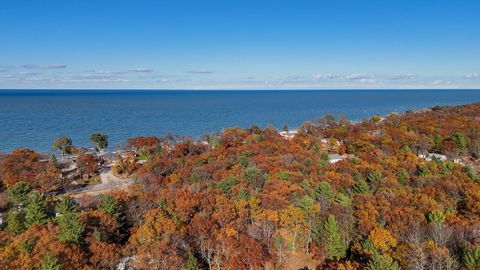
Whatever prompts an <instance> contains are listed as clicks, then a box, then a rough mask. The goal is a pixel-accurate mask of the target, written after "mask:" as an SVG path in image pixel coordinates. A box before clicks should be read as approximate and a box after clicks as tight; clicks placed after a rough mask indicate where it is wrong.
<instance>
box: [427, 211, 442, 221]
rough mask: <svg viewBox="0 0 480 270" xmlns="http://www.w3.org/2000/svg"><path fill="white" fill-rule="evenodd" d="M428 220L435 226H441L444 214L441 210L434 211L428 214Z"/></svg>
mask: <svg viewBox="0 0 480 270" xmlns="http://www.w3.org/2000/svg"><path fill="white" fill-rule="evenodd" d="M428 220H429V221H430V222H433V223H436V224H442V223H443V222H444V221H445V212H444V211H443V210H434V211H432V212H430V213H428Z"/></svg>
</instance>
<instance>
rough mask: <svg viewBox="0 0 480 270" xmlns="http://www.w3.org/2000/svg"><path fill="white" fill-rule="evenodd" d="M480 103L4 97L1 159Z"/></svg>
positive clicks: (364, 95) (215, 94) (161, 95)
mask: <svg viewBox="0 0 480 270" xmlns="http://www.w3.org/2000/svg"><path fill="white" fill-rule="evenodd" d="M479 101H480V90H391V91H383V90H372V89H370V90H290V91H289V90H245V91H238V90H237V91H231V90H223V91H220V90H184V91H183V90H138V91H137V90H0V122H1V123H2V124H3V126H4V128H3V129H2V130H1V131H0V152H1V153H8V152H10V151H11V150H13V149H18V148H21V147H28V148H30V149H33V150H35V151H39V152H51V147H50V146H51V143H52V141H53V140H54V139H55V138H57V137H59V136H62V135H65V136H69V137H71V138H72V140H73V144H74V145H90V144H89V140H88V138H89V136H90V135H91V134H93V133H95V132H101V133H105V134H107V135H109V136H110V139H111V144H110V145H111V146H112V147H114V146H115V145H116V144H119V145H123V143H124V142H125V140H126V139H127V138H130V137H137V136H158V137H162V136H164V135H166V134H175V135H179V136H183V135H185V136H191V137H192V138H200V137H201V136H202V135H203V134H206V133H215V132H219V131H221V130H222V129H225V128H228V127H235V126H238V127H241V128H248V127H250V126H252V125H254V124H255V125H258V126H260V127H266V126H267V125H269V124H272V125H274V126H275V127H276V128H277V129H281V128H282V127H283V125H284V124H288V125H289V126H290V127H291V128H293V127H298V126H300V125H301V124H302V123H303V122H304V121H313V120H314V119H316V118H318V117H321V116H324V115H326V114H328V113H331V114H333V115H336V116H339V115H345V116H346V117H347V118H348V119H349V120H351V121H353V122H356V121H361V120H362V119H365V118H369V117H371V116H373V115H388V114H389V113H391V112H397V113H399V112H405V111H409V110H411V111H418V110H422V109H425V108H430V107H433V106H435V105H440V106H453V105H461V104H469V103H473V102H479ZM112 149H113V148H112Z"/></svg>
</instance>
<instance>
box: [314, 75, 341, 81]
mask: <svg viewBox="0 0 480 270" xmlns="http://www.w3.org/2000/svg"><path fill="white" fill-rule="evenodd" d="M338 78H340V75H336V74H317V75H314V76H313V79H314V80H315V81H325V80H335V79H338Z"/></svg>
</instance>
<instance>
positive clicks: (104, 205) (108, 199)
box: [98, 195, 125, 227]
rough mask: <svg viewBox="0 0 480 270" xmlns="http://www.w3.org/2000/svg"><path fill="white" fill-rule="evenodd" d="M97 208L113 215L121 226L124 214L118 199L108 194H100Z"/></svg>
mask: <svg viewBox="0 0 480 270" xmlns="http://www.w3.org/2000/svg"><path fill="white" fill-rule="evenodd" d="M98 210H100V211H103V212H105V213H107V214H109V215H110V216H112V217H114V218H115V220H116V221H117V225H118V227H122V226H123V224H124V222H125V215H124V214H123V211H122V207H121V205H120V203H118V201H117V200H116V199H115V198H113V197H112V196H110V195H101V196H100V204H99V205H98Z"/></svg>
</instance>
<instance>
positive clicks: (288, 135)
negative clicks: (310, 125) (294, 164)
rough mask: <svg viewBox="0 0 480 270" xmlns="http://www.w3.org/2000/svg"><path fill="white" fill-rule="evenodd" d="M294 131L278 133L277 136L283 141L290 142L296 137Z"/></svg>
mask: <svg viewBox="0 0 480 270" xmlns="http://www.w3.org/2000/svg"><path fill="white" fill-rule="evenodd" d="M297 133H298V132H297V131H296V130H291V131H280V132H279V134H280V136H282V137H284V138H285V139H288V140H291V139H293V137H295V135H297Z"/></svg>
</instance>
